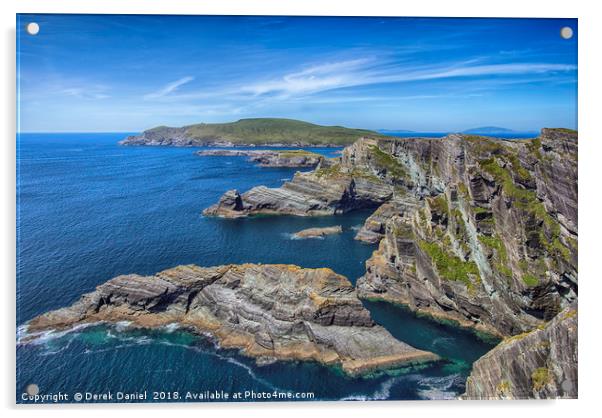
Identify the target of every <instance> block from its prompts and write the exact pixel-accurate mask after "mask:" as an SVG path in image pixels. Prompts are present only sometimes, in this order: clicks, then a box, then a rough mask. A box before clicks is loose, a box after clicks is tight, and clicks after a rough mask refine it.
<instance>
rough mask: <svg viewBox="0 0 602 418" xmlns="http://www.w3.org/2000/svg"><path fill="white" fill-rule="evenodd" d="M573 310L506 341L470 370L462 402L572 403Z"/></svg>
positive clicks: (574, 360) (574, 391)
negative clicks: (554, 400) (568, 400)
mask: <svg viewBox="0 0 602 418" xmlns="http://www.w3.org/2000/svg"><path fill="white" fill-rule="evenodd" d="M577 358H578V357H577V310H576V307H574V306H571V307H569V308H566V309H565V310H563V311H562V312H560V313H559V314H558V315H557V316H556V317H555V318H554V319H553V320H552V321H550V322H549V323H548V324H547V325H545V326H541V327H540V328H536V329H534V330H532V331H530V332H526V333H524V334H519V335H516V336H514V337H510V338H508V339H506V340H505V341H503V342H502V343H500V344H499V345H498V346H497V347H496V348H494V349H493V350H491V351H490V352H489V353H487V354H485V355H484V356H483V357H481V358H480V359H479V360H478V361H477V362H476V363H474V365H473V369H472V373H471V374H470V376H469V378H468V380H467V381H466V393H464V395H463V396H462V398H464V399H531V398H535V399H551V398H576V397H577V394H578V391H577Z"/></svg>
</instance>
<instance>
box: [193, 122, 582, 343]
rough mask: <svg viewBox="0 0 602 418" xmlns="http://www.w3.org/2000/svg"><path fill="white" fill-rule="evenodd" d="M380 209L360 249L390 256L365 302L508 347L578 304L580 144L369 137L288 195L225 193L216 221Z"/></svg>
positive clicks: (561, 137)
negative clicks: (506, 341)
mask: <svg viewBox="0 0 602 418" xmlns="http://www.w3.org/2000/svg"><path fill="white" fill-rule="evenodd" d="M367 207H377V208H378V209H377V210H376V211H375V212H374V214H373V215H372V216H370V217H369V218H368V219H367V221H366V223H365V225H364V226H363V227H362V228H361V230H360V231H359V232H358V235H357V238H358V239H360V240H364V241H366V242H370V243H376V242H379V241H380V242H379V248H378V250H377V251H375V252H374V254H373V256H372V257H371V258H370V259H369V260H368V262H367V269H366V274H365V275H364V276H363V277H362V278H360V279H359V280H358V282H357V288H358V294H359V295H360V297H363V298H370V299H382V300H387V301H390V302H395V303H400V304H405V305H408V306H409V307H410V308H411V309H413V310H416V311H420V312H423V313H427V314H430V315H432V316H434V317H437V318H441V319H445V320H453V321H455V322H457V323H459V324H461V325H463V326H466V327H471V328H475V329H477V330H480V331H484V332H487V333H490V334H494V335H497V336H500V337H503V336H509V335H515V334H519V333H522V332H525V331H527V330H530V329H532V328H533V327H536V326H538V325H541V324H543V323H545V322H546V321H548V320H550V319H552V318H553V317H554V316H555V315H556V314H557V313H558V312H559V311H561V310H562V309H563V308H565V307H566V306H568V305H569V304H570V303H571V302H572V301H574V300H575V299H576V298H577V133H576V132H574V131H569V130H564V129H544V130H542V132H541V135H540V136H539V137H538V138H533V139H527V140H500V139H494V138H485V137H478V136H472V135H449V136H447V137H445V138H385V139H382V138H378V139H375V138H362V139H360V140H358V141H357V142H356V143H354V144H353V145H351V146H348V147H346V148H345V149H344V150H343V152H342V154H341V157H340V158H338V159H333V160H330V159H329V160H324V161H323V162H321V163H320V165H319V166H318V167H317V168H316V169H315V170H314V171H311V172H307V173H297V174H296V175H295V177H294V178H293V180H291V181H290V182H287V183H285V184H284V185H283V186H282V187H280V188H267V187H263V186H259V187H254V188H253V189H251V190H249V191H248V192H246V193H243V194H239V193H238V192H236V191H230V192H228V193H226V194H225V195H224V196H223V197H222V199H221V200H220V202H219V203H218V204H216V205H214V206H212V207H210V208H208V209H206V210H205V211H204V213H205V214H206V215H212V216H222V217H239V216H249V215H254V214H288V215H300V216H311V215H326V214H340V213H345V212H348V211H351V210H355V209H359V208H367Z"/></svg>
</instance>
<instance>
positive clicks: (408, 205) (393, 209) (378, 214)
mask: <svg viewBox="0 0 602 418" xmlns="http://www.w3.org/2000/svg"><path fill="white" fill-rule="evenodd" d="M417 205H418V201H416V200H414V199H411V198H410V197H409V196H406V197H405V198H404V199H395V200H392V201H390V202H386V203H383V204H382V205H381V206H379V207H378V209H376V210H375V211H374V213H372V215H370V216H369V217H368V218H367V219H366V221H365V222H364V224H363V225H362V227H361V228H360V230H359V231H358V232H357V234H356V235H355V239H356V240H358V241H363V242H365V243H368V244H378V243H379V242H380V240H381V239H382V238H383V237H384V236H385V231H386V224H387V222H388V221H389V219H391V218H392V217H393V216H396V215H403V214H404V213H407V212H408V211H409V212H413V211H414V210H415V209H416V207H417Z"/></svg>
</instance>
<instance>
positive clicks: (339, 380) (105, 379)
mask: <svg viewBox="0 0 602 418" xmlns="http://www.w3.org/2000/svg"><path fill="white" fill-rule="evenodd" d="M128 134H129V133H68V134H55V133H53V134H37V133H36V134H33V133H30V134H19V135H18V137H17V294H16V298H17V315H16V319H17V323H16V326H17V336H16V356H17V370H16V392H17V393H16V400H17V402H20V403H26V402H30V401H29V400H28V398H27V397H26V396H25V395H24V393H25V392H26V390H27V389H26V388H27V387H28V386H29V385H32V384H34V385H37V388H39V394H57V393H62V394H67V395H68V399H67V400H66V401H67V402H74V401H75V402H77V399H74V397H76V394H82V396H83V397H84V399H83V400H82V401H81V402H102V401H103V398H102V397H97V398H94V397H92V396H90V399H88V400H86V396H87V395H86V394H106V393H111V394H113V395H112V396H116V395H115V394H117V393H122V394H141V393H145V394H146V395H145V396H146V398H144V399H139V398H140V397H138V399H136V398H134V397H133V395H132V397H133V398H132V399H129V400H127V399H126V400H123V399H122V400H121V401H123V402H168V401H174V400H175V401H197V402H198V401H199V396H200V395H203V396H200V397H201V398H203V399H202V401H207V402H215V401H223V400H224V399H223V398H219V397H218V398H217V399H216V397H215V396H213V398H212V397H211V396H206V395H207V394H211V393H220V394H223V393H230V394H233V393H243V394H245V395H246V394H249V396H243V397H241V398H238V399H236V400H235V399H232V398H230V399H229V400H232V401H281V400H286V401H291V400H299V401H308V400H314V401H315V400H350V401H353V400H419V399H454V398H456V397H458V396H459V395H460V394H462V393H463V391H464V388H465V380H466V377H467V376H468V374H469V373H470V370H471V366H472V363H473V362H474V361H475V360H477V359H478V358H479V357H480V356H482V355H483V354H484V353H486V352H487V351H489V350H490V349H491V348H492V347H493V344H494V342H492V341H489V340H486V339H482V338H480V337H478V336H476V335H475V334H473V333H471V332H469V331H466V330H462V329H459V328H456V327H454V326H451V325H448V324H441V323H438V322H434V321H432V320H429V319H427V318H424V317H419V316H417V315H415V314H414V313H412V312H410V311H409V310H407V309H406V308H404V307H402V306H394V305H391V304H388V303H383V302H364V303H365V306H366V307H367V308H368V309H369V310H370V312H371V314H372V317H373V318H374V320H375V321H376V322H378V323H379V324H381V325H383V326H384V327H386V328H387V329H388V330H389V331H390V332H391V334H393V335H394V336H395V337H396V338H398V339H400V340H402V341H405V342H406V343H408V344H411V345H413V346H414V347H417V348H420V349H424V350H429V351H432V352H435V353H437V354H439V355H440V356H441V357H442V358H443V359H444V360H443V361H441V362H439V363H437V364H434V365H430V366H426V367H425V366H422V367H408V368H402V369H397V370H389V371H386V372H381V373H375V374H373V375H369V376H362V377H355V378H351V377H348V376H346V375H344V374H342V373H341V371H340V370H339V369H337V368H336V367H328V366H323V365H320V364H317V363H313V362H293V361H290V362H274V363H270V364H262V365H257V364H256V362H255V361H254V360H253V359H251V358H248V357H245V356H243V355H241V354H240V353H238V352H237V351H236V350H226V349H222V348H220V347H219V346H218V345H216V344H215V342H214V341H213V340H212V339H211V338H210V337H209V336H203V335H195V334H191V333H189V332H187V331H186V330H183V329H180V328H177V327H173V326H169V327H165V328H162V329H155V330H142V329H135V328H132V327H130V326H128V324H127V323H119V324H116V325H105V324H93V325H90V326H87V327H77V328H74V329H71V330H67V331H61V332H58V331H54V332H47V333H45V334H44V335H42V336H40V337H39V338H37V339H35V340H34V341H33V342H27V338H26V337H27V336H28V334H27V329H26V326H25V324H26V323H27V321H28V320H30V319H32V318H34V317H35V316H37V315H39V314H42V313H44V312H46V311H49V310H53V309H57V308H60V307H63V306H68V305H70V304H72V303H73V302H74V301H76V300H77V299H78V298H79V297H80V296H81V295H82V294H84V293H87V292H91V291H93V290H94V289H95V287H96V286H98V285H99V284H101V283H104V282H105V281H107V280H108V279H110V278H112V277H115V276H117V275H120V274H129V273H138V274H142V275H152V274H154V273H156V272H158V271H161V270H163V269H167V268H170V267H174V266H177V265H180V264H191V263H193V264H197V265H200V266H213V265H221V264H229V263H244V262H253V263H257V262H261V263H291V264H297V265H300V266H303V267H330V268H332V269H333V270H334V271H336V272H338V273H340V274H343V275H345V276H346V277H348V278H349V280H350V281H351V282H353V283H355V281H356V280H357V279H358V278H359V277H360V276H362V274H363V273H364V269H365V262H366V260H367V259H368V258H369V257H370V255H371V254H372V252H373V251H374V250H375V246H372V245H366V244H364V243H361V242H358V241H355V240H354V239H353V237H354V235H355V234H356V232H357V230H358V229H359V228H360V226H361V225H362V223H363V221H364V220H365V218H366V217H367V216H368V215H369V214H370V211H357V212H352V213H349V214H346V215H339V216H324V217H290V216H274V217H265V216H264V217H256V218H247V219H234V220H232V219H230V220H225V219H216V218H207V217H203V216H202V215H201V211H202V210H203V209H204V208H206V207H208V206H210V205H211V204H213V203H215V202H217V201H218V199H219V198H220V196H221V195H222V194H223V193H224V192H225V191H227V190H230V189H237V190H239V191H240V192H244V191H246V190H248V189H250V188H252V187H253V186H257V185H266V186H268V187H278V186H280V185H282V184H283V183H284V182H285V181H287V180H290V179H291V178H292V177H293V175H294V173H295V171H296V169H288V168H261V167H258V166H256V165H254V164H253V163H251V162H249V161H247V160H246V158H245V157H217V156H215V157H199V156H197V155H195V154H194V152H195V151H197V150H198V149H201V148H171V147H123V146H119V145H118V144H117V142H118V141H119V140H121V139H123V138H124V137H125V136H126V135H128ZM411 136H424V135H420V134H419V133H418V134H417V133H412V135H411ZM312 151H315V152H319V153H322V154H324V155H327V156H335V155H337V152H339V151H340V149H337V148H313V149H312ZM329 225H342V227H343V233H342V234H339V235H332V236H327V237H325V238H324V239H307V240H295V239H292V234H293V233H294V232H296V231H299V230H301V229H305V228H310V227H323V226H329ZM188 394H193V395H194V394H197V396H196V398H195V397H194V396H193V398H187V397H186V395H188ZM281 394H285V395H281ZM49 399H52V398H49ZM113 399H115V398H113ZM59 401H60V400H59ZM63 401H65V400H63ZM47 402H51V400H49V401H47Z"/></svg>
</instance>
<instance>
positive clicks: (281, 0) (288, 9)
mask: <svg viewBox="0 0 602 418" xmlns="http://www.w3.org/2000/svg"><path fill="white" fill-rule="evenodd" d="M199 3H200V4H193V1H192V0H164V1H158V0H86V1H81V0H80V1H73V0H71V1H70V0H53V1H49V0H46V1H44V0H20V1H16V0H15V1H12V0H4V1H3V2H2V3H1V5H0V7H1V9H2V13H1V14H0V19H1V20H2V29H3V31H2V35H3V42H2V48H3V54H2V58H3V59H2V66H1V67H2V84H3V85H2V87H3V88H2V90H1V91H2V92H3V97H2V100H1V101H0V106H1V107H2V112H1V115H2V118H3V119H2V122H3V123H2V127H3V128H4V133H5V135H4V136H3V137H2V149H1V153H2V158H3V161H2V165H1V167H2V168H1V170H0V171H1V175H2V182H1V183H0V184H2V192H3V193H2V197H3V199H2V220H3V228H2V247H1V251H0V254H1V257H2V267H3V273H4V274H2V276H1V278H2V282H3V284H4V289H3V290H4V292H3V293H2V295H3V297H4V300H3V303H2V311H1V312H2V314H3V315H2V331H3V332H2V336H3V337H4V338H3V344H2V358H3V360H4V361H3V362H2V369H1V373H2V378H1V380H0V394H1V396H2V404H1V405H2V407H3V409H5V410H6V412H7V413H8V414H10V415H12V414H15V413H18V414H19V415H22V416H39V414H44V416H48V417H55V416H56V417H59V416H60V417H72V416H73V417H80V416H81V415H82V414H85V415H86V417H97V416H98V417H103V418H106V415H107V414H111V415H113V414H122V413H123V414H128V415H131V414H144V415H145V416H148V417H151V418H152V417H164V416H165V414H166V413H168V412H167V411H173V412H172V413H173V414H186V415H190V414H195V415H196V414H200V415H205V416H208V415H215V414H220V416H221V415H223V414H226V415H236V416H245V417H246V416H256V415H261V416H262V417H266V418H267V417H278V418H282V416H283V415H284V414H286V416H287V418H288V417H290V418H295V417H306V416H307V415H309V414H311V415H315V414H338V413H341V414H345V415H346V416H349V417H351V416H362V417H365V416H366V415H367V414H378V416H379V418H380V417H384V416H396V417H404V416H406V417H413V416H421V417H422V416H432V415H437V416H444V417H445V418H448V417H462V418H465V417H468V416H479V417H482V416H483V415H485V414H486V416H487V418H490V417H491V418H493V417H498V416H499V417H504V418H508V416H509V415H510V414H516V413H519V414H521V415H522V414H530V415H532V416H545V417H546V418H548V417H553V416H563V417H565V418H566V417H567V416H577V415H580V414H581V413H586V412H587V411H588V410H592V411H593V410H599V409H600V407H599V406H598V405H596V403H595V402H596V400H597V398H598V397H600V395H599V392H600V389H599V388H598V381H599V376H600V366H599V364H600V359H599V355H597V354H598V352H599V351H600V344H599V343H600V336H599V330H600V319H599V316H600V314H599V312H598V310H597V309H596V308H597V305H600V303H601V301H600V300H599V299H600V298H601V297H602V289H601V285H600V283H602V277H600V275H599V274H598V269H599V268H598V264H597V261H598V259H599V258H600V255H599V252H600V250H599V248H601V247H602V245H601V244H600V241H599V238H600V237H602V231H601V230H600V229H601V228H600V222H601V219H600V209H601V208H602V199H601V198H600V196H601V195H602V190H600V179H602V176H601V173H600V171H599V168H600V167H602V164H601V161H602V127H601V126H600V120H601V119H602V117H601V116H600V115H599V113H600V110H599V106H600V105H599V104H598V102H599V100H600V97H601V96H602V95H601V93H602V92H601V89H600V74H602V68H601V66H600V54H599V49H600V40H601V39H602V30H601V28H602V22H601V21H600V14H599V13H598V12H597V10H596V7H595V2H593V1H590V2H577V1H556V0H546V1H531V2H527V1H525V0H498V1H496V2H492V1H488V2H487V1H483V0H480V1H472V0H452V1H431V0H420V1H411V2H402V1H399V2H394V1H385V0H367V1H352V0H320V1H312V0H305V1H302V0H221V1H218V0H215V1H211V2H209V1H205V2H199ZM17 12H20V13H42V12H45V13H125V14H137V13H138V14H237V15H241V14H254V15H258V14H266V15H267V14H272V15H273V14H281V15H286V14H289V15H291V14H294V15H339V16H345V15H347V16H351V15H356V16H388V15H390V16H474V17H578V18H579V112H580V114H579V131H580V132H579V133H580V137H581V140H580V144H579V168H580V169H579V178H580V180H579V189H580V193H579V197H580V199H579V208H580V211H579V217H580V219H581V222H580V224H581V234H580V237H579V248H580V257H579V259H580V266H579V268H580V276H581V284H582V286H581V297H580V302H579V303H580V305H579V319H580V321H579V322H580V324H579V350H580V351H579V360H580V368H579V369H580V370H579V372H580V375H579V395H580V399H579V400H578V401H542V402H535V401H527V402H491V401H490V402H445V401H443V402H432V401H431V402H424V401H421V402H365V403H358V402H354V403H320V402H314V403H309V404H301V403H294V404H284V405H283V404H245V405H240V404H237V405H232V404H220V405H217V404H186V405H185V404H169V405H144V406H141V405H99V406H93V405H85V406H84V405H81V406H77V405H61V406H54V407H52V406H50V407H45V408H44V409H43V410H42V409H41V408H36V407H30V406H25V407H22V406H19V407H17V406H14V399H15V398H14V397H15V369H14V367H15V365H14V362H15V354H14V350H15V345H14V338H15V325H14V324H15V321H14V318H15V298H14V295H15V284H14V281H15V139H14V138H15V137H14V134H15V69H14V60H15V13H17ZM501 36H502V35H501Z"/></svg>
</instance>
